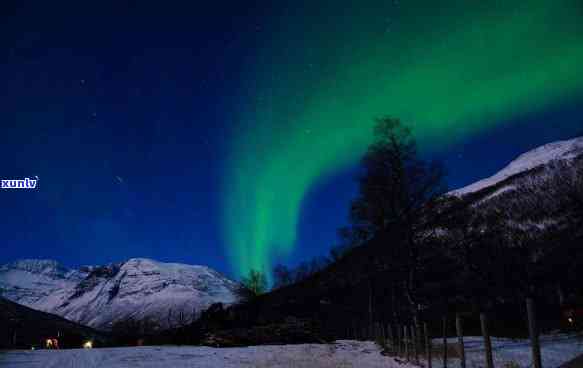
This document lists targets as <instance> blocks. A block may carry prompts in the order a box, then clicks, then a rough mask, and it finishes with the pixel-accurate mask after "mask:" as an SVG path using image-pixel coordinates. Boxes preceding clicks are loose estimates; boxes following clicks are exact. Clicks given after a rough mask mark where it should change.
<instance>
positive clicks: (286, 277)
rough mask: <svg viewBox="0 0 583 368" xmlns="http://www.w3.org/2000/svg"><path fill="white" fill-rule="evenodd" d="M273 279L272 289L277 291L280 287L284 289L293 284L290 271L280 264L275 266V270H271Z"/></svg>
mask: <svg viewBox="0 0 583 368" xmlns="http://www.w3.org/2000/svg"><path fill="white" fill-rule="evenodd" d="M273 277H274V281H273V288H274V289H278V288H280V287H284V286H287V285H290V284H292V283H293V274H292V271H291V270H290V269H289V268H288V267H286V266H284V265H282V264H278V265H277V266H275V268H274V269H273Z"/></svg>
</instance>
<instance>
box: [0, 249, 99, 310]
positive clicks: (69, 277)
mask: <svg viewBox="0 0 583 368" xmlns="http://www.w3.org/2000/svg"><path fill="white" fill-rule="evenodd" d="M88 273H89V270H88V269H86V268H82V269H80V270H69V269H67V268H65V267H63V266H61V265H60V264H58V263H57V262H56V261H52V260H44V259H24V260H20V261H16V262H13V263H9V264H5V265H2V266H0V294H2V295H3V296H4V297H5V298H7V299H9V300H12V301H14V302H16V303H19V304H23V305H26V306H30V307H32V306H34V305H35V304H36V303H38V302H40V301H42V300H43V299H45V298H47V297H48V296H50V295H51V294H53V293H54V292H57V291H59V290H63V289H71V288H73V287H75V285H77V284H78V283H79V282H80V281H81V280H83V279H84V278H85V277H86V276H87V275H88Z"/></svg>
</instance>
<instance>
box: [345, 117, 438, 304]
mask: <svg viewBox="0 0 583 368" xmlns="http://www.w3.org/2000/svg"><path fill="white" fill-rule="evenodd" d="M362 167H363V172H362V175H361V176H360V178H359V193H358V197H357V198H356V199H355V200H354V201H353V202H352V205H351V208H350V220H351V228H352V233H353V234H363V235H362V239H363V241H367V240H371V239H373V238H377V240H378V239H383V241H382V242H384V243H386V244H385V245H386V247H387V252H386V255H387V258H386V260H387V261H388V260H390V261H391V262H392V263H393V266H395V267H396V268H398V269H401V270H402V284H403V291H404V293H405V297H406V299H407V301H408V303H409V305H410V308H411V311H412V313H416V311H417V304H418V301H417V298H416V295H415V290H416V288H417V284H418V280H417V273H418V271H419V269H420V268H421V266H420V259H421V257H420V252H421V250H422V248H421V245H422V242H423V237H424V236H426V234H425V232H426V230H427V229H428V228H430V226H429V225H428V224H427V222H428V214H427V204H428V203H429V202H431V201H434V200H436V199H437V198H438V197H439V195H441V194H442V193H443V192H444V187H443V185H442V180H443V170H442V168H441V166H440V165H438V164H436V163H428V162H425V161H423V160H421V159H420V158H419V157H418V154H417V148H416V142H415V140H414V138H413V135H412V133H411V130H410V129H409V128H407V127H405V126H404V125H402V124H401V122H400V121H399V120H398V119H393V118H390V117H384V118H381V119H378V120H377V124H376V126H375V129H374V141H373V143H372V144H371V145H370V147H369V149H368V151H367V152H366V154H365V156H364V158H363V160H362Z"/></svg>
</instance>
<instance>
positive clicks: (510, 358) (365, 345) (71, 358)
mask: <svg viewBox="0 0 583 368" xmlns="http://www.w3.org/2000/svg"><path fill="white" fill-rule="evenodd" d="M456 342H457V339H455V338H450V339H448V344H454V343H456ZM439 344H441V340H440V339H435V340H434V345H439ZM492 344H493V352H494V366H495V367H497V368H498V367H500V368H504V367H506V366H509V364H510V363H514V364H516V366H518V367H521V368H531V367H532V359H531V351H530V345H529V342H528V340H513V339H505V338H493V339H492ZM541 344H542V356H543V367H545V368H557V367H559V366H560V365H561V364H563V363H566V362H567V361H569V360H571V359H573V358H575V357H576V356H578V355H580V354H583V338H581V337H577V336H575V335H552V336H541ZM464 346H465V349H466V357H467V367H468V368H479V367H484V366H485V360H484V346H483V340H482V338H481V337H465V338H464ZM421 363H422V364H423V365H425V361H424V360H422V361H421ZM448 365H449V366H450V367H459V360H458V359H449V364H448ZM433 366H434V367H441V366H442V362H441V360H440V358H438V357H436V358H434V359H433ZM0 367H6V368H16V367H18V368H41V367H42V368H61V367H71V368H76V367H83V368H85V367H87V368H93V367H111V368H128V367H131V368H154V367H163V368H170V367H172V368H181V367H189V368H215V367H224V368H235V367H237V368H238V367H241V368H245V367H254V368H271V367H284V368H285V367H293V368H351V367H354V368H357V367H358V368H377V367H379V368H380V367H383V368H397V367H400V368H413V366H412V365H410V364H401V363H398V362H397V361H395V360H394V359H393V358H389V357H386V356H383V355H381V353H380V349H379V347H378V346H377V345H376V344H375V343H373V342H362V341H348V340H342V341H337V342H336V343H334V344H303V345H271V346H252V347H246V348H224V349H217V348H210V347H169V346H151V347H136V348H108V349H93V350H82V349H74V350H60V351H56V350H36V351H6V352H0Z"/></svg>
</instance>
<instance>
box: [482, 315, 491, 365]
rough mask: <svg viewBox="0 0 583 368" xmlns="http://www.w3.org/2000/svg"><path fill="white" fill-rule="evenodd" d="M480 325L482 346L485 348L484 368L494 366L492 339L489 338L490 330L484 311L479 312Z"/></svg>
mask: <svg viewBox="0 0 583 368" xmlns="http://www.w3.org/2000/svg"><path fill="white" fill-rule="evenodd" d="M480 325H481V327H482V336H483V337H484V348H485V350H486V368H494V360H493V359H492V341H491V340H490V331H489V330H488V317H487V316H486V313H483V312H482V313H480Z"/></svg>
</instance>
